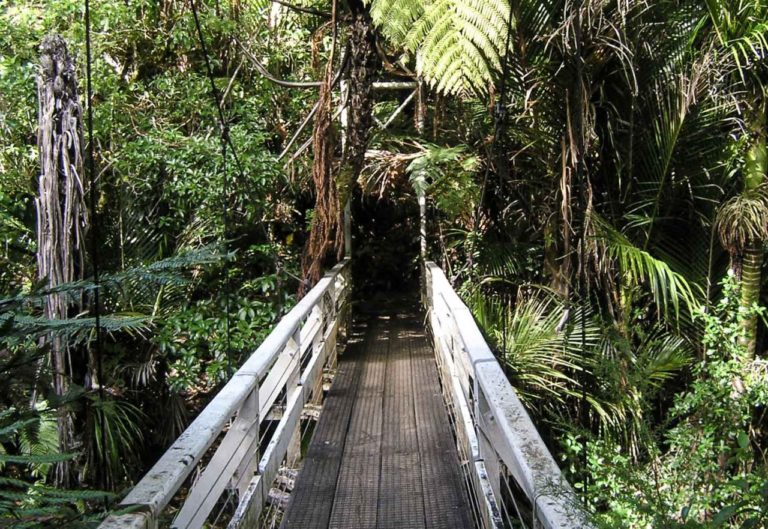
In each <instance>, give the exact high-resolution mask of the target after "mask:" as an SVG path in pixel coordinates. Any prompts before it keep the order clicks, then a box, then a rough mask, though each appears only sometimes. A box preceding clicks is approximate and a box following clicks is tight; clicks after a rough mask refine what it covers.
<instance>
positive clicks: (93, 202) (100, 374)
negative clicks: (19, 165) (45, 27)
mask: <svg viewBox="0 0 768 529" xmlns="http://www.w3.org/2000/svg"><path fill="white" fill-rule="evenodd" d="M92 70H93V53H92V46H91V2H90V0H85V86H86V96H85V100H86V106H87V129H88V177H89V189H88V194H89V206H90V207H89V209H90V210H91V211H90V216H91V236H90V243H91V244H90V247H91V248H90V249H91V267H92V272H93V283H94V285H95V288H94V289H93V305H94V306H93V310H94V313H95V314H94V327H95V331H96V347H95V349H96V377H97V379H98V395H99V403H100V404H101V405H102V406H103V405H104V382H105V381H104V360H103V356H104V355H103V353H104V347H103V339H104V335H103V332H102V327H101V298H100V291H101V280H100V266H99V264H100V263H99V242H100V240H101V236H100V235H101V219H100V217H99V213H98V209H97V200H98V193H97V191H98V190H97V187H96V186H97V182H96V180H97V178H96V162H95V160H94V138H93V82H92ZM99 421H100V429H101V446H102V449H104V450H105V449H106V448H105V447H106V445H107V437H106V436H107V431H106V428H105V424H104V421H105V417H104V409H101V410H100V413H99ZM98 468H99V473H100V474H102V476H101V477H102V478H104V477H106V474H105V472H106V470H105V469H103V465H98Z"/></svg>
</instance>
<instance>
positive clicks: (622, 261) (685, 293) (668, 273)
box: [591, 215, 698, 317]
mask: <svg viewBox="0 0 768 529" xmlns="http://www.w3.org/2000/svg"><path fill="white" fill-rule="evenodd" d="M591 222H592V223H593V225H594V230H595V238H596V241H597V243H598V244H600V245H601V246H602V247H603V252H604V253H605V255H606V257H607V258H608V259H611V260H614V261H615V262H616V268H617V269H618V271H619V274H620V275H621V279H622V283H624V284H626V285H628V287H629V288H631V287H636V286H640V285H643V284H645V285H647V286H648V288H649V289H650V291H651V293H652V295H653V300H654V303H655V304H656V306H657V307H658V308H659V311H660V312H662V314H664V316H668V315H669V310H670V308H671V309H672V310H673V311H674V316H675V317H679V316H680V305H684V306H685V307H686V308H687V309H688V311H689V313H693V311H694V310H695V309H696V307H697V306H698V302H697V297H696V295H695V294H694V292H695V290H694V288H692V287H691V285H689V283H688V281H686V279H685V278H684V277H683V276H682V275H681V274H679V273H677V272H675V271H674V270H672V268H671V267H670V266H669V264H668V263H666V262H665V261H663V260H661V259H657V258H655V257H653V256H652V255H651V254H650V253H648V252H647V251H645V250H643V249H641V248H638V247H636V246H635V245H634V244H632V242H631V241H630V240H629V239H627V237H626V236H624V235H623V234H622V233H620V232H619V231H618V230H616V229H614V228H613V227H611V226H610V225H609V224H607V223H606V222H605V221H604V220H602V219H600V218H599V217H598V216H596V215H592V216H591Z"/></svg>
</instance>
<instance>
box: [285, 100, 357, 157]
mask: <svg viewBox="0 0 768 529" xmlns="http://www.w3.org/2000/svg"><path fill="white" fill-rule="evenodd" d="M348 102H349V101H348V98H345V99H344V101H342V102H341V106H339V109H338V110H337V111H336V112H334V114H333V117H332V118H331V119H332V120H336V119H337V118H338V117H339V116H340V115H341V113H342V112H343V111H344V109H345V108H346V107H347V103H348ZM311 145H312V138H311V137H310V138H309V139H308V140H307V141H305V142H304V143H302V144H301V147H299V148H298V149H297V150H296V152H295V153H293V156H291V157H290V159H289V160H288V161H287V162H285V166H284V167H288V166H289V165H291V164H292V163H293V162H295V161H296V158H298V157H299V156H301V154H302V153H303V152H304V151H306V150H307V149H309V147H310V146H311Z"/></svg>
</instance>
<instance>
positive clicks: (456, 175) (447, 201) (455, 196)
mask: <svg viewBox="0 0 768 529" xmlns="http://www.w3.org/2000/svg"><path fill="white" fill-rule="evenodd" d="M478 165H479V160H478V158H477V157H476V156H472V155H469V154H467V152H466V147H464V146H461V145H459V146H456V147H441V146H438V145H431V144H426V145H425V146H424V150H423V154H421V155H420V156H418V157H416V158H414V160H413V161H411V163H410V164H408V167H407V168H406V171H407V172H408V174H409V175H410V182H411V185H412V186H413V188H414V189H415V190H416V192H417V193H426V194H427V195H429V196H430V197H432V198H433V200H434V201H435V205H436V206H437V207H438V209H439V210H440V211H441V212H443V213H445V214H446V215H447V216H448V217H449V218H454V219H455V218H459V217H462V216H464V217H467V216H471V215H472V214H473V213H474V211H475V209H476V208H477V203H478V201H479V199H480V196H479V189H478V188H477V187H476V186H475V185H474V184H473V179H474V175H475V172H476V170H477V167H478Z"/></svg>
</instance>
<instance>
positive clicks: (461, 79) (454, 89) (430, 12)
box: [369, 0, 510, 96]
mask: <svg viewBox="0 0 768 529" xmlns="http://www.w3.org/2000/svg"><path fill="white" fill-rule="evenodd" d="M369 2H370V4H371V16H372V17H373V20H374V22H375V23H376V24H377V25H378V26H380V27H381V30H382V32H383V33H384V35H385V36H386V37H387V38H388V39H389V40H390V41H391V42H392V43H394V44H396V45H399V46H403V47H404V48H406V49H407V50H409V51H411V52H412V53H414V54H416V57H417V59H416V64H417V70H418V73H419V74H421V75H423V76H424V78H425V79H426V80H427V81H428V82H429V83H430V84H431V85H432V87H433V88H434V89H435V90H436V91H438V92H443V93H446V94H462V95H465V96H468V95H471V94H480V93H485V92H486V90H487V86H488V84H489V83H491V82H492V81H493V78H494V74H495V72H498V71H499V70H500V69H501V60H500V57H501V56H502V55H503V54H504V43H505V42H506V39H507V19H508V18H509V10H510V7H509V4H508V3H507V2H506V1H504V0H492V1H483V0H468V1H467V0H465V1H457V0H436V1H433V0H429V1H424V2H421V1H415V0H369Z"/></svg>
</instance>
